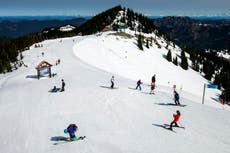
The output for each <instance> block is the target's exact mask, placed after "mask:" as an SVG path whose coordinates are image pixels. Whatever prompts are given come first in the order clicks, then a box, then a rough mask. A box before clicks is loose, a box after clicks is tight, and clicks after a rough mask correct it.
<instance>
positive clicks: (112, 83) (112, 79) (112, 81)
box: [110, 76, 114, 88]
mask: <svg viewBox="0 0 230 153" xmlns="http://www.w3.org/2000/svg"><path fill="white" fill-rule="evenodd" d="M110 81H111V86H110V87H111V88H113V87H114V76H112V78H111V80H110Z"/></svg>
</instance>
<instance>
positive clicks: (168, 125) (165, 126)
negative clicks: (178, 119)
mask: <svg viewBox="0 0 230 153" xmlns="http://www.w3.org/2000/svg"><path fill="white" fill-rule="evenodd" d="M173 127H176V128H182V129H185V127H184V126H173ZM164 128H165V129H167V130H170V131H173V132H176V131H174V130H173V129H171V128H170V124H164Z"/></svg>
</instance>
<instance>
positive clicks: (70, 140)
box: [54, 136, 86, 145]
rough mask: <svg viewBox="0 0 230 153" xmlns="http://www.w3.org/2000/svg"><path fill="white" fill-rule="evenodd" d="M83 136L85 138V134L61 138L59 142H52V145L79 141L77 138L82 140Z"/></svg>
mask: <svg viewBox="0 0 230 153" xmlns="http://www.w3.org/2000/svg"><path fill="white" fill-rule="evenodd" d="M85 138H86V136H80V137H76V138H74V139H70V138H68V139H66V140H63V141H61V142H56V143H54V145H59V144H64V143H68V142H74V141H79V140H83V139H85Z"/></svg>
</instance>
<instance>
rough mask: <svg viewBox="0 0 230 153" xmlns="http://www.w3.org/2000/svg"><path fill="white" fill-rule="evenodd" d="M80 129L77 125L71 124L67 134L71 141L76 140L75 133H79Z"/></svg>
mask: <svg viewBox="0 0 230 153" xmlns="http://www.w3.org/2000/svg"><path fill="white" fill-rule="evenodd" d="M77 129H78V127H77V126H76V125H75V124H70V125H69V126H68V127H67V132H68V133H69V137H70V140H74V139H75V138H76V136H75V132H76V131H77Z"/></svg>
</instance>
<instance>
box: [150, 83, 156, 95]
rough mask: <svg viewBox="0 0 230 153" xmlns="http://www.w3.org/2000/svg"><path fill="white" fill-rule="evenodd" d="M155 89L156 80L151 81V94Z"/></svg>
mask: <svg viewBox="0 0 230 153" xmlns="http://www.w3.org/2000/svg"><path fill="white" fill-rule="evenodd" d="M154 89H155V82H152V83H151V91H150V93H149V94H154Z"/></svg>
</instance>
